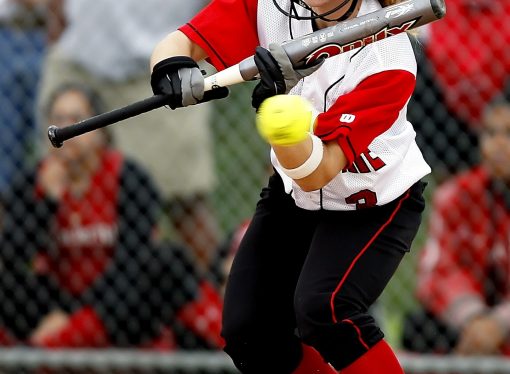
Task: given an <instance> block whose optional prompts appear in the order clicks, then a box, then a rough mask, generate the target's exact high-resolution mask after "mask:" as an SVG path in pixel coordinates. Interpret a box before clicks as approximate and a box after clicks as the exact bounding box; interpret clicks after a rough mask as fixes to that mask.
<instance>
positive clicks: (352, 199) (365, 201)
mask: <svg viewBox="0 0 510 374" xmlns="http://www.w3.org/2000/svg"><path fill="white" fill-rule="evenodd" d="M345 202H346V203H347V204H355V205H356V209H366V208H371V207H374V206H376V205H377V194H376V193H375V192H374V191H370V190H361V191H358V192H356V193H353V194H352V195H351V196H349V197H346V198H345Z"/></svg>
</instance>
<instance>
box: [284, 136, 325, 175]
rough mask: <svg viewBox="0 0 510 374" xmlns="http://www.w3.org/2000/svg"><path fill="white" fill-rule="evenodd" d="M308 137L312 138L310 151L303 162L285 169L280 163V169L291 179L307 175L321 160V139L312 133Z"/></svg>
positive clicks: (322, 152)
mask: <svg viewBox="0 0 510 374" xmlns="http://www.w3.org/2000/svg"><path fill="white" fill-rule="evenodd" d="M310 137H311V138H312V153H311V154H310V157H308V159H307V160H306V161H305V162H303V163H302V164H301V165H300V166H298V167H297V168H294V169H285V168H284V167H282V166H281V165H280V169H281V170H282V171H283V172H284V173H285V174H286V175H287V176H289V177H290V178H292V179H303V178H305V177H307V176H309V175H310V174H312V173H313V172H314V171H315V169H317V168H318V167H319V165H320V163H321V161H322V155H323V154H324V148H323V144H322V140H320V139H319V137H318V136H316V135H314V134H310Z"/></svg>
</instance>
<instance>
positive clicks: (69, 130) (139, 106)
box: [48, 95, 169, 148]
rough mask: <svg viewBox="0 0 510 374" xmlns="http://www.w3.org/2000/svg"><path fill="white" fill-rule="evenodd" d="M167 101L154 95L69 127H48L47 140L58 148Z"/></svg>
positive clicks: (161, 96) (160, 105) (163, 97)
mask: <svg viewBox="0 0 510 374" xmlns="http://www.w3.org/2000/svg"><path fill="white" fill-rule="evenodd" d="M168 101H169V100H168V99H167V97H166V96H165V95H154V96H151V97H149V98H147V99H144V100H140V101H137V102H135V103H133V104H130V105H127V106H125V107H122V108H119V109H114V110H112V111H110V112H106V113H102V114H99V115H97V116H94V117H91V118H87V119H85V120H83V121H80V122H78V123H75V124H73V125H70V126H66V127H57V126H50V127H49V128H48V138H49V139H50V142H51V144H52V145H53V146H54V147H55V148H60V147H61V146H62V144H64V142H65V141H66V140H68V139H71V138H74V137H75V136H78V135H82V134H85V133H86V132H89V131H93V130H97V129H99V128H101V127H105V126H108V125H111V124H113V123H116V122H119V121H122V120H125V119H127V118H130V117H134V116H137V115H139V114H142V113H145V112H148V111H150V110H153V109H157V108H160V107H162V106H165V105H166V104H168Z"/></svg>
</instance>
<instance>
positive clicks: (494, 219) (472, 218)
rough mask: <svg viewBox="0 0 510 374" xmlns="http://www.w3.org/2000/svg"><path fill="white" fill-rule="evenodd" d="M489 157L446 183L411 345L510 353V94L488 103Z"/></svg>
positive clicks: (439, 194) (424, 264)
mask: <svg viewBox="0 0 510 374" xmlns="http://www.w3.org/2000/svg"><path fill="white" fill-rule="evenodd" d="M480 130H481V135H480V150H481V152H480V153H481V162H480V164H479V165H477V166H475V167H473V168H472V169H471V170H469V171H466V172H464V173H462V174H460V175H458V176H457V177H455V178H453V179H452V180H450V181H447V182H446V183H445V184H444V185H442V186H441V187H439V188H438V189H437V190H436V192H435V195H434V206H433V212H432V215H431V217H430V227H429V233H428V237H427V242H426V245H425V248H424V250H423V251H422V252H421V258H420V262H419V272H418V298H419V300H420V301H421V303H422V305H423V306H424V310H425V311H424V312H423V313H418V314H416V315H414V316H413V317H412V318H410V319H409V320H408V321H407V322H408V323H407V326H406V329H405V330H406V334H405V342H404V346H406V347H407V348H410V349H412V350H417V351H435V352H456V353H458V354H464V355H476V354H501V353H503V354H507V355H508V354H510V336H509V332H510V271H509V269H510V236H509V233H510V96H507V97H506V98H497V99H495V100H494V101H493V102H492V103H491V104H490V105H489V106H488V107H487V109H486V111H485V112H484V115H483V119H482V126H481V129H480Z"/></svg>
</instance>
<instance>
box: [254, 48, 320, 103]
mask: <svg viewBox="0 0 510 374" xmlns="http://www.w3.org/2000/svg"><path fill="white" fill-rule="evenodd" d="M268 48H269V50H267V49H265V48H262V47H257V48H256V49H255V55H254V60H255V64H256V65H257V68H258V70H259V74H260V82H259V83H258V84H257V85H256V86H255V89H254V90H253V94H252V96H251V105H252V106H253V107H254V108H255V109H257V110H258V108H259V106H260V104H261V103H262V102H263V101H264V100H265V99H267V98H268V97H271V96H274V95H279V94H286V93H289V91H290V90H291V89H292V88H293V87H294V86H295V85H296V84H298V82H299V81H300V80H301V79H302V78H304V77H306V76H308V75H310V74H312V73H313V72H315V71H316V70H317V69H318V68H319V67H320V66H321V65H322V63H323V62H324V59H319V60H317V62H316V63H314V64H313V65H312V66H307V67H306V68H303V69H294V67H293V66H292V62H291V61H290V59H289V56H287V53H286V52H285V50H284V49H283V47H282V46H281V45H279V44H277V43H271V44H269V46H268Z"/></svg>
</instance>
